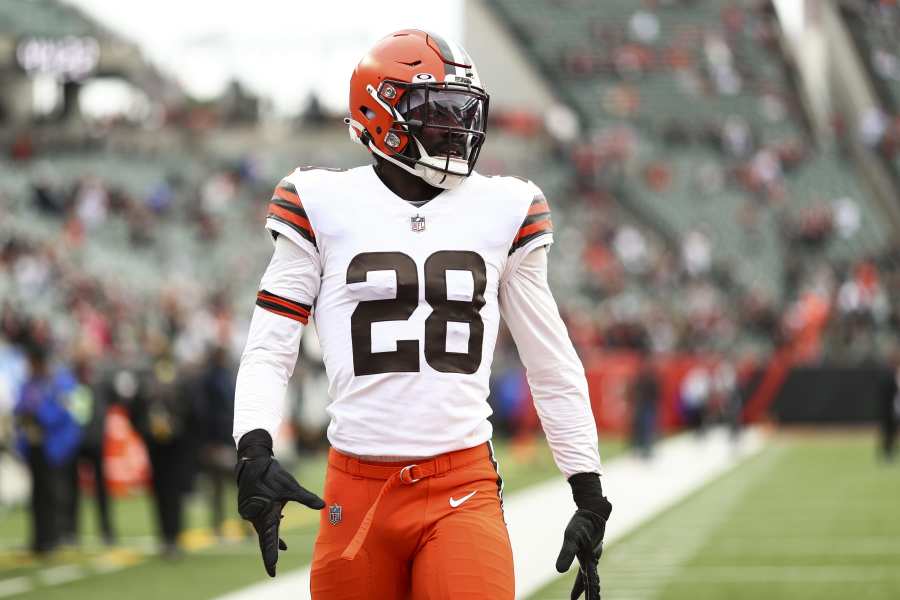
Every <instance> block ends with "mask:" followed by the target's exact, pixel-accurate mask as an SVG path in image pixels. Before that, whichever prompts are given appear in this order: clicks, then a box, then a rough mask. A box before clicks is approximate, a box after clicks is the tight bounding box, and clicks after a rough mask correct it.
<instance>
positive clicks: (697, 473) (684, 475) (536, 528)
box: [217, 429, 766, 600]
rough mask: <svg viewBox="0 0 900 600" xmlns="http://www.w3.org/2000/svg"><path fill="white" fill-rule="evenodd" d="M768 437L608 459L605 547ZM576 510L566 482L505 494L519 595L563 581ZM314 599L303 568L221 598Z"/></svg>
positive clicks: (698, 440) (681, 443)
mask: <svg viewBox="0 0 900 600" xmlns="http://www.w3.org/2000/svg"><path fill="white" fill-rule="evenodd" d="M765 439H766V436H765V434H764V433H763V432H762V431H761V430H759V429H749V430H746V431H745V432H744V433H743V434H742V435H741V437H740V438H739V440H738V441H737V442H735V441H733V440H732V439H731V437H730V436H729V434H728V433H727V432H726V431H724V430H718V429H716V430H711V431H709V432H707V433H706V435H704V436H703V437H697V436H695V435H693V434H683V435H679V436H676V437H674V438H671V439H669V440H666V441H664V442H661V443H660V444H659V445H658V446H657V448H656V452H655V454H654V457H653V459H652V460H649V461H645V460H640V459H637V458H634V457H630V456H625V457H621V458H616V459H613V460H610V461H608V462H607V463H606V464H605V466H604V476H603V480H604V491H605V492H606V493H607V495H608V496H609V497H610V499H611V500H612V501H613V504H614V508H613V516H612V518H611V520H610V523H609V528H608V530H607V535H606V541H607V545H608V546H609V545H612V544H614V543H615V542H616V540H619V539H621V538H622V537H623V536H625V535H627V534H628V533H629V532H631V531H633V530H634V529H635V528H637V527H638V526H639V525H641V524H642V523H645V522H646V521H647V520H649V519H650V518H652V517H653V516H655V515H657V514H659V513H660V512H662V511H663V510H665V509H666V508H668V507H670V506H672V505H674V504H675V503H677V502H678V501H679V500H681V499H682V498H684V497H686V496H687V495H688V494H690V493H692V492H694V491H695V490H697V489H699V488H700V487H701V486H703V485H704V484H706V483H708V482H709V481H711V480H713V479H715V478H716V477H718V476H720V475H722V474H724V473H726V472H727V471H729V470H731V469H732V468H734V467H736V466H737V465H739V464H741V463H742V462H743V461H744V460H746V459H747V458H749V457H751V456H753V455H755V454H757V453H758V452H759V451H760V450H762V449H763V447H764V445H765ZM501 474H502V465H501ZM574 508H575V507H574V505H573V503H572V498H571V494H570V491H569V486H568V485H567V484H566V483H565V481H563V480H562V479H561V478H557V479H554V480H552V481H549V482H547V483H542V484H537V485H534V486H530V487H528V488H527V489H523V490H521V491H519V492H517V493H515V494H510V495H509V496H507V498H506V502H505V512H506V517H507V521H508V524H509V534H510V539H511V541H512V545H513V553H514V556H515V564H516V596H517V597H519V598H525V597H527V596H529V595H530V594H532V593H534V592H535V591H537V590H538V589H540V588H541V587H542V586H543V585H544V584H546V583H548V582H549V581H552V580H553V579H554V578H555V577H557V576H558V574H557V573H556V570H555V569H554V564H555V562H556V555H557V553H558V552H559V544H560V543H561V542H562V532H563V529H564V528H565V526H566V523H567V522H568V519H569V517H570V516H571V514H572V512H573V511H574ZM613 552H614V551H613ZM309 597H310V596H309V568H304V569H299V570H296V571H293V572H288V573H282V574H279V576H278V577H277V578H275V579H273V580H270V581H265V582H263V583H258V584H254V585H251V586H248V587H246V588H244V589H243V590H239V591H236V592H233V593H229V594H226V595H224V596H220V597H219V598H218V599H217V600H257V599H260V600H261V599H263V598H265V599H266V600H281V599H284V600H305V599H308V598H309Z"/></svg>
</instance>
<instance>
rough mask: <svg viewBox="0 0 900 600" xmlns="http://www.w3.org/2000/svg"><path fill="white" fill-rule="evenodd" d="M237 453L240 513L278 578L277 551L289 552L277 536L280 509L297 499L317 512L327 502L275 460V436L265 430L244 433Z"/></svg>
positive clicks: (269, 569)
mask: <svg viewBox="0 0 900 600" xmlns="http://www.w3.org/2000/svg"><path fill="white" fill-rule="evenodd" d="M237 454H238V462H237V465H236V467H235V474H236V475H237V484H238V512H239V513H240V515H241V517H243V518H244V519H246V520H248V521H250V522H251V523H252V524H253V528H254V529H255V530H256V535H257V536H258V537H259V549H260V552H262V559H263V565H265V567H266V573H268V574H269V577H275V563H277V562H278V550H279V549H280V550H287V544H285V543H284V540H282V539H281V538H279V537H278V526H279V524H280V523H281V509H282V508H284V505H285V504H286V503H287V502H288V501H289V500H295V501H297V502H299V503H300V504H304V505H306V506H308V507H310V508H314V509H317V510H318V509H322V508H325V501H324V500H322V499H321V498H319V497H318V496H316V495H315V494H313V493H312V492H310V491H308V490H305V489H303V488H302V487H301V486H300V484H299V483H297V480H296V479H294V477H293V476H292V475H291V474H290V473H288V472H287V471H286V470H285V469H284V467H282V466H281V465H280V464H278V461H277V460H275V459H274V458H272V436H270V435H269V432H267V431H266V430H264V429H254V430H253V431H250V432H248V433H245V434H244V435H243V436H242V437H241V441H240V442H238V451H237Z"/></svg>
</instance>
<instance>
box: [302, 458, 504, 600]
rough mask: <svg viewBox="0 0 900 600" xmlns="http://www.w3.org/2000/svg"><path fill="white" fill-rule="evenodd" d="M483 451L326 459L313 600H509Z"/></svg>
mask: <svg viewBox="0 0 900 600" xmlns="http://www.w3.org/2000/svg"><path fill="white" fill-rule="evenodd" d="M500 487H501V480H500V476H499V475H498V473H497V469H496V467H495V463H494V461H493V456H492V453H491V448H490V445H489V444H483V445H481V446H476V447H475V448H469V449H467V450H460V451H457V452H450V453H447V454H442V455H440V456H436V457H434V458H431V459H427V460H421V461H416V464H415V465H410V464H409V463H405V462H404V463H382V462H370V461H363V460H358V459H355V458H352V457H350V456H347V455H345V454H342V453H340V452H338V451H336V450H334V449H332V450H331V451H330V452H329V455H328V472H327V474H326V477H325V492H324V495H323V497H324V499H325V503H326V507H325V509H324V510H322V511H321V514H322V516H321V519H320V525H319V536H318V538H317V539H316V544H315V550H314V552H313V561H312V573H311V575H310V588H311V592H312V598H313V600H360V599H363V598H365V599H377V600H406V599H412V600H438V599H440V600H444V599H448V598H452V599H453V600H512V599H513V597H514V587H515V577H514V574H513V558H512V548H511V547H510V544H509V535H508V533H507V530H506V524H505V522H504V520H503V507H502V505H501V498H500Z"/></svg>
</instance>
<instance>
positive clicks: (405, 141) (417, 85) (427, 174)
mask: <svg viewBox="0 0 900 600" xmlns="http://www.w3.org/2000/svg"><path fill="white" fill-rule="evenodd" d="M488 102H489V98H488V95H487V93H486V92H485V91H484V89H483V88H482V87H481V80H480V79H479V78H478V72H477V71H476V70H475V65H473V64H472V59H471V58H469V55H468V54H467V53H466V51H465V50H463V49H462V47H461V46H459V45H458V44H455V43H453V42H451V41H448V40H446V39H444V38H441V37H440V36H437V35H435V34H432V33H427V32H425V31H419V30H418V29H404V30H401V31H397V32H395V33H392V34H391V35H389V36H387V37H386V38H384V39H382V40H381V41H379V42H378V43H377V44H375V47H374V48H372V49H371V50H370V51H369V52H368V54H366V55H365V56H364V57H363V59H362V60H361V61H360V62H359V64H358V65H357V66H356V69H354V71H353V76H352V77H351V78H350V117H349V118H347V119H344V122H345V123H347V125H348V126H349V130H350V137H351V139H353V140H354V141H356V142H358V143H360V144H362V145H363V146H365V147H366V148H368V149H369V151H370V152H372V153H373V154H376V155H377V156H380V157H381V158H383V159H384V160H387V161H390V162H391V163H393V164H395V165H397V166H399V167H401V168H402V169H404V170H406V171H408V172H410V173H412V174H413V175H416V176H418V177H421V178H422V179H423V180H424V181H425V182H426V183H428V184H430V185H433V186H435V187H440V188H452V187H455V186H456V185H458V184H459V183H461V182H462V181H463V180H464V179H465V178H466V177H467V176H469V175H470V174H471V173H472V170H473V169H474V168H475V162H476V161H477V160H478V155H479V153H480V152H481V146H482V144H483V143H484V138H485V133H486V131H487V116H488Z"/></svg>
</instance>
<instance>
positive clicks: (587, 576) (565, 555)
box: [556, 473, 612, 600]
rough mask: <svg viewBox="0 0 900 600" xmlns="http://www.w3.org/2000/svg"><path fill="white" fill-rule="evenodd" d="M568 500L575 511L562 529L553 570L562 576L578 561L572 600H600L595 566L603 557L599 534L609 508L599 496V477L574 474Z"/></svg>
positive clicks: (607, 501) (591, 474) (601, 494)
mask: <svg viewBox="0 0 900 600" xmlns="http://www.w3.org/2000/svg"><path fill="white" fill-rule="evenodd" d="M569 485H571V486H572V497H573V498H574V499H575V506H577V507H578V510H576V511H575V514H574V515H573V516H572V519H571V520H570V521H569V524H568V525H567V526H566V532H565V534H564V535H563V545H562V549H561V550H560V551H559V557H558V558H557V559H556V570H557V571H559V572H560V573H565V572H566V571H568V570H569V567H570V566H572V561H573V560H574V559H575V558H576V557H577V558H578V566H579V568H578V576H577V577H576V578H575V585H574V586H572V595H571V599H572V600H577V598H579V597H581V594H582V593H584V597H585V600H600V576H599V575H598V573H597V563H598V562H599V561H600V555H601V554H602V553H603V534H604V533H605V532H606V521H607V520H608V519H609V515H610V513H611V512H612V504H610V502H609V500H607V499H606V497H605V496H604V495H603V489H602V488H601V486H600V476H599V475H597V474H596V473H578V474H576V475H572V476H571V477H569Z"/></svg>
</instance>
